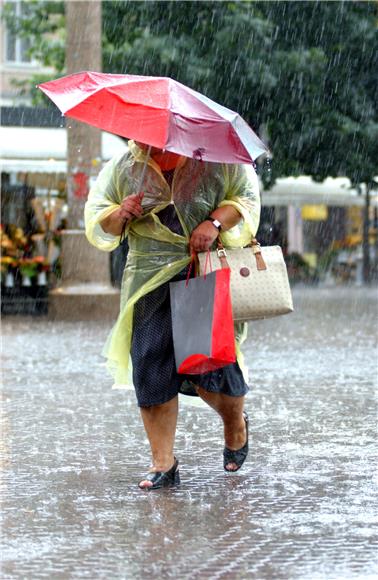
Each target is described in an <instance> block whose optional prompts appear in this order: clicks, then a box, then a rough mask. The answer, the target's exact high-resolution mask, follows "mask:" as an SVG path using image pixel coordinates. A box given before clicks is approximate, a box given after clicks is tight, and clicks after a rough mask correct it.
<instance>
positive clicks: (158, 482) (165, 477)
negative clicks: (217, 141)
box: [139, 457, 180, 491]
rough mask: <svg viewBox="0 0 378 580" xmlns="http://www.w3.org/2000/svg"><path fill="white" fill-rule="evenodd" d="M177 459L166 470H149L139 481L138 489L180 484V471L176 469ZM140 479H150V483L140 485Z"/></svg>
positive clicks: (148, 489)
mask: <svg viewBox="0 0 378 580" xmlns="http://www.w3.org/2000/svg"><path fill="white" fill-rule="evenodd" d="M178 464H179V462H178V460H177V459H176V457H175V462H174V464H173V466H172V467H171V469H169V470H168V471H151V472H150V473H148V474H147V475H146V477H144V478H143V479H142V480H141V481H140V482H139V489H145V490H147V491H150V490H151V489H160V488H162V487H173V486H174V485H179V484H180V473H179V469H178ZM142 481H151V483H152V485H149V486H141V485H140V484H141V483H142Z"/></svg>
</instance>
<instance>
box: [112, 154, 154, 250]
mask: <svg viewBox="0 0 378 580" xmlns="http://www.w3.org/2000/svg"><path fill="white" fill-rule="evenodd" d="M151 149H152V145H149V146H148V149H147V153H146V159H145V161H144V164H143V169H142V174H141V176H140V180H139V186H138V193H140V192H141V191H142V185H143V182H144V178H145V176H146V171H147V165H148V162H149V160H150V156H151ZM126 223H127V221H126V222H125V223H124V224H123V228H122V232H121V236H120V238H119V243H120V244H122V242H123V241H124V240H125V237H126V236H125V230H126Z"/></svg>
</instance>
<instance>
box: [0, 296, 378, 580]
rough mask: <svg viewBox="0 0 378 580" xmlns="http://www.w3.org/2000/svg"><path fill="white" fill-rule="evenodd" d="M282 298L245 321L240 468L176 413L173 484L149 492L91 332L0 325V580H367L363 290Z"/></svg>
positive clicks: (213, 437)
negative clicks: (176, 482)
mask: <svg viewBox="0 0 378 580" xmlns="http://www.w3.org/2000/svg"><path fill="white" fill-rule="evenodd" d="M295 302H296V312H295V313H294V314H292V315H290V316H287V317H281V318H280V319H275V320H270V321H261V322H258V323H254V324H251V326H250V335H249V339H248V344H247V348H246V355H247V362H248V364H249V367H250V377H251V380H250V383H251V386H252V387H253V388H252V389H251V393H250V394H249V397H248V411H249V414H250V418H251V443H252V445H251V448H252V449H251V454H250V459H249V461H248V463H247V465H246V467H245V468H244V469H243V470H242V471H241V472H239V473H238V474H234V475H229V474H225V473H224V472H223V470H222V457H221V455H222V437H221V426H220V423H219V420H218V419H217V417H216V416H215V415H214V414H213V413H212V412H211V411H210V410H208V409H207V408H201V407H195V406H192V405H188V404H182V406H181V414H180V421H179V426H178V436H177V455H178V456H179V458H180V462H181V476H182V485H181V487H180V488H179V489H177V490H162V491H159V492H154V493H148V492H140V491H139V490H138V488H137V487H136V483H137V481H138V480H139V477H140V476H141V475H142V474H143V473H144V471H145V468H146V466H147V465H148V464H149V456H148V446H147V441H146V438H145V436H144V434H143V430H142V427H141V422H140V419H139V414H138V411H137V408H136V405H135V398H134V394H133V393H132V392H131V391H124V390H123V391H121V390H111V381H110V379H109V378H108V376H107V374H106V370H105V367H104V364H103V359H102V358H101V356H100V352H101V348H102V344H103V342H104V340H105V337H106V335H107V332H108V325H107V324H99V323H93V324H87V323H86V324H83V323H62V322H60V323H52V322H46V321H44V320H43V319H40V320H39V319H20V318H7V319H4V321H3V335H4V338H3V351H4V358H5V363H4V383H5V387H4V391H3V422H2V465H3V476H2V496H3V523H2V561H3V563H2V577H3V578H33V579H34V578H90V579H93V578H107V579H109V578H111V579H115V578H127V579H128V578H144V577H146V576H149V575H156V576H159V577H168V578H170V577H172V578H173V577H175V578H211V579H218V578H225V579H228V578H256V579H265V578H266V579H289V578H298V579H299V578H300V579H301V580H304V579H311V580H316V579H327V580H328V579H348V580H349V579H351V578H360V579H361V578H363V579H366V578H373V577H374V578H375V577H376V574H377V573H378V566H377V560H376V556H377V543H378V542H377V536H376V532H377V528H378V526H377V522H378V517H377V511H376V509H375V506H374V495H373V494H374V487H373V486H374V482H373V477H374V452H375V449H374V448H375V439H376V410H377V409H376V407H377V400H376V388H377V334H376V320H377V295H376V292H375V290H373V289H369V290H366V289H365V290H364V289H345V288H343V289H332V290H329V289H328V290H326V289H324V290H320V289H316V288H311V289H296V290H295Z"/></svg>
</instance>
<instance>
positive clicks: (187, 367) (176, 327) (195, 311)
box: [170, 268, 236, 375]
mask: <svg viewBox="0 0 378 580" xmlns="http://www.w3.org/2000/svg"><path fill="white" fill-rule="evenodd" d="M230 275H231V270H230V269H229V268H223V269H222V270H216V271H215V272H211V273H210V274H207V275H206V276H198V277H197V278H191V279H189V280H187V281H186V282H185V280H183V281H180V282H171V283H170V294H171V311H172V330H173V344H174V350H175V360H176V368H177V372H179V373H181V374H189V375H197V374H203V373H207V372H210V371H214V370H216V369H219V368H221V367H224V366H226V365H229V364H232V363H234V362H235V361H236V351H235V335H234V323H233V318H232V307H231V294H230Z"/></svg>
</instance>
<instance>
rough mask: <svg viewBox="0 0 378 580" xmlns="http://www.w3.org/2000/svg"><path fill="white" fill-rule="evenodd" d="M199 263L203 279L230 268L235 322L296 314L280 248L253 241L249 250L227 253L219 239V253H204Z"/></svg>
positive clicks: (235, 249)
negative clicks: (215, 271)
mask: <svg viewBox="0 0 378 580" xmlns="http://www.w3.org/2000/svg"><path fill="white" fill-rule="evenodd" d="M198 259H199V264H200V273H201V274H202V275H203V274H204V273H205V272H206V271H207V272H209V271H211V270H219V269H220V268H231V300H232V311H233V317H234V321H235V322H241V321H247V320H258V319H260V318H271V317H273V316H279V315H281V314H288V313H289V312H292V311H293V300H292V296H291V291H290V285H289V279H288V275H287V270H286V264H285V261H284V259H283V255H282V250H281V248H280V247H279V246H265V247H261V246H260V244H259V243H258V242H257V240H255V239H253V240H252V243H251V245H250V246H248V247H246V248H232V249H227V250H225V248H224V247H223V246H222V244H221V242H220V240H219V238H218V249H217V250H216V251H215V252H202V253H200V254H198ZM209 262H210V263H209Z"/></svg>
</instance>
